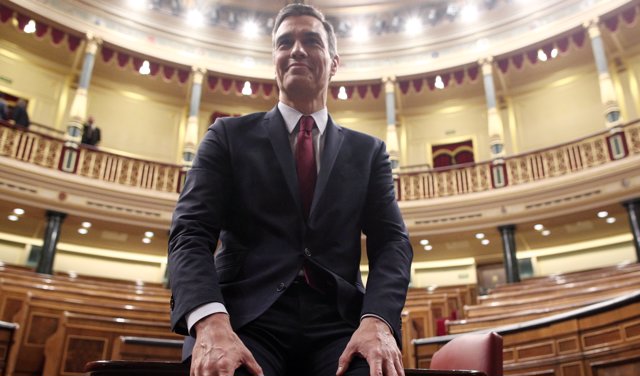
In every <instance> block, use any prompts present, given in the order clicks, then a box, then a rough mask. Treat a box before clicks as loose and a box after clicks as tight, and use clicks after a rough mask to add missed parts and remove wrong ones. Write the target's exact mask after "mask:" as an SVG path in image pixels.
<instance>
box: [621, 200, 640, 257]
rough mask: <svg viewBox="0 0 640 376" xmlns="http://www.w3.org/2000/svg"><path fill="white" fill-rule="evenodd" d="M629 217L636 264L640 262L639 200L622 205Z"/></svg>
mask: <svg viewBox="0 0 640 376" xmlns="http://www.w3.org/2000/svg"><path fill="white" fill-rule="evenodd" d="M623 205H624V207H625V208H626V209H627V214H628V215H629V226H631V233H632V234H633V246H634V247H635V249H636V262H640V199H635V200H631V201H627V202H624V203H623Z"/></svg>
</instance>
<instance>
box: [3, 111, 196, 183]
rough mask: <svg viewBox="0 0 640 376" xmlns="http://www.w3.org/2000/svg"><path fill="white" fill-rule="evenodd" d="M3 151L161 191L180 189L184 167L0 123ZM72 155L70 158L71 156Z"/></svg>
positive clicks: (101, 178)
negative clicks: (74, 145)
mask: <svg viewBox="0 0 640 376" xmlns="http://www.w3.org/2000/svg"><path fill="white" fill-rule="evenodd" d="M0 155H3V156H7V157H10V158H13V159H17V160H20V161H24V162H28V163H32V164H35V165H38V166H42V167H46V168H51V169H57V170H61V171H64V172H68V173H72V174H75V175H79V176H84V177H87V178H90V179H96V180H99V181H105V182H111V183H116V184H121V185H125V186H131V187H136V188H141V189H148V190H151V191H160V192H179V191H180V189H181V188H182V179H183V176H184V169H183V167H182V166H179V165H171V164H166V163H159V162H153V161H146V160H142V159H137V158H132V157H128V156H123V155H118V154H115V153H107V152H104V151H101V150H100V149H98V148H94V147H91V146H85V145H80V146H79V147H78V148H77V150H76V149H74V148H71V147H69V146H67V145H65V142H64V141H63V140H60V139H59V138H55V137H51V136H48V135H45V134H43V133H39V132H36V131H24V130H21V129H18V128H15V127H12V126H11V125H9V124H7V123H0ZM69 155H71V158H70V157H69Z"/></svg>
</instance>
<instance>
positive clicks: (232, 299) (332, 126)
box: [168, 4, 413, 376]
mask: <svg viewBox="0 0 640 376" xmlns="http://www.w3.org/2000/svg"><path fill="white" fill-rule="evenodd" d="M272 47H273V61H274V65H275V76H276V82H277V84H278V88H279V103H278V104H277V105H276V106H275V107H274V108H273V109H271V111H269V112H259V113H253V114H249V115H246V116H241V117H236V118H218V119H216V121H215V123H214V124H213V125H212V126H210V127H209V130H208V132H207V134H206V135H205V137H204V139H203V140H202V142H201V144H200V146H199V149H198V152H197V155H196V157H195V159H194V161H193V167H192V168H191V169H190V170H189V171H188V173H187V178H186V183H185V186H184V188H183V190H182V193H181V196H180V198H179V200H178V203H177V206H176V209H175V212H174V215H173V222H172V226H171V232H170V238H169V259H168V261H169V270H170V285H171V289H172V297H171V300H170V306H171V321H172V328H173V330H174V331H176V332H178V333H181V334H184V335H186V336H187V337H186V338H185V345H184V348H183V356H184V357H185V360H187V359H190V361H191V375H192V376H208V375H215V376H232V375H234V374H235V375H246V374H251V375H255V376H260V375H264V376H283V375H304V376H335V375H338V376H343V375H345V376H369V375H380V376H401V375H403V374H404V368H403V365H402V354H401V352H400V349H399V345H400V343H401V338H400V337H401V335H400V321H401V317H400V316H401V311H402V308H403V306H404V303H405V299H406V294H407V289H408V284H409V276H410V268H411V260H412V257H413V251H412V248H411V244H410V242H409V237H408V234H407V231H406V227H405V225H404V222H403V220H402V217H401V214H400V210H399V208H398V204H397V202H396V199H395V193H394V184H393V178H392V173H391V163H390V161H389V155H388V153H387V152H386V148H385V144H384V142H382V141H381V140H379V139H376V138H374V137H372V136H369V135H365V134H363V133H359V132H355V131H352V130H349V129H347V128H343V127H341V126H339V125H338V124H336V123H335V122H334V121H333V119H332V118H331V116H330V115H329V113H328V110H327V106H326V105H327V92H328V88H329V82H330V80H331V77H333V76H334V74H335V73H336V71H337V69H338V65H339V61H340V58H339V56H338V53H337V49H336V40H335V33H334V31H333V27H332V26H331V24H330V23H329V22H327V21H326V20H325V18H324V15H322V13H320V11H318V10H317V9H316V8H314V7H312V6H310V5H306V4H289V5H287V6H285V7H284V8H283V9H282V10H281V11H280V13H279V14H278V16H277V17H276V19H275V21H274V29H273V46H272ZM362 234H364V235H365V236H366V251H367V256H368V260H369V271H368V279H367V286H366V289H365V287H364V284H363V282H362V277H361V274H360V260H361V236H362ZM218 242H219V243H220V245H219V247H218V249H217V250H216V245H217V244H218ZM214 251H215V253H214ZM189 334H190V335H191V336H189ZM236 370H237V371H236Z"/></svg>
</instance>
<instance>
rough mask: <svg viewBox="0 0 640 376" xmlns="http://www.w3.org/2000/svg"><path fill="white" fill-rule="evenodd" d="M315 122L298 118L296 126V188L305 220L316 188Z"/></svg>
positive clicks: (311, 119) (305, 118) (310, 118)
mask: <svg viewBox="0 0 640 376" xmlns="http://www.w3.org/2000/svg"><path fill="white" fill-rule="evenodd" d="M314 125H315V122H314V121H313V118H312V117H311V116H303V117H301V118H300V123H299V125H298V142H297V144H296V169H297V172H298V186H299V187H300V198H301V199H302V208H303V209H304V216H305V218H308V217H309V211H310V210H311V201H313V191H314V189H315V187H316V175H317V170H316V155H315V153H314V151H313V134H312V130H313V126H314Z"/></svg>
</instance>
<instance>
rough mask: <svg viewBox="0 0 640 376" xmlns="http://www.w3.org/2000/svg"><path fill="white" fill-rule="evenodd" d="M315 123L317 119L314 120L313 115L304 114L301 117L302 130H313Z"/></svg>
mask: <svg viewBox="0 0 640 376" xmlns="http://www.w3.org/2000/svg"><path fill="white" fill-rule="evenodd" d="M314 125H315V121H313V117H311V116H303V117H301V118H300V130H301V131H305V132H311V131H312V130H313V126H314Z"/></svg>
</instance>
